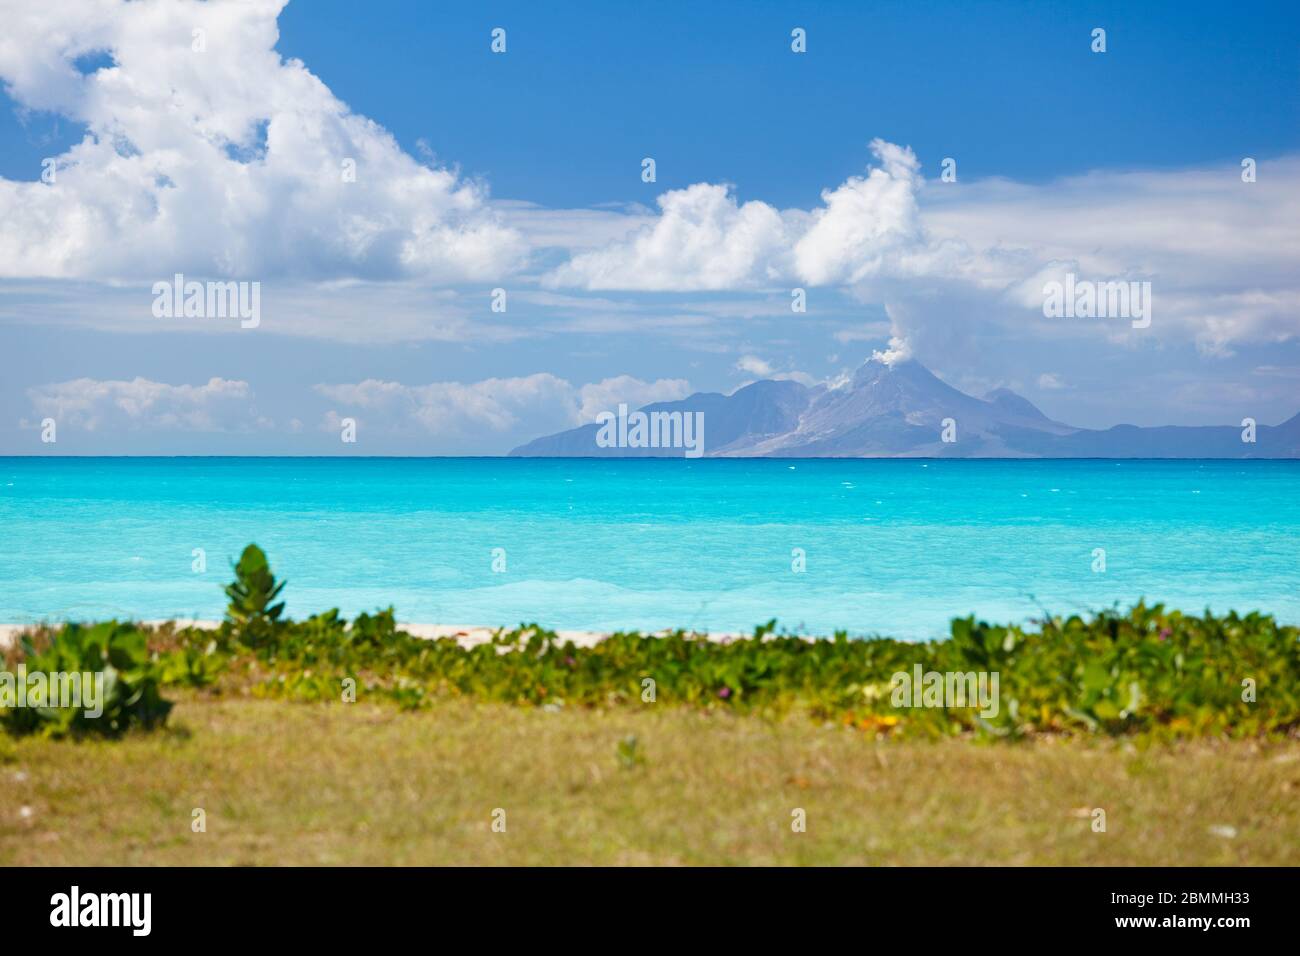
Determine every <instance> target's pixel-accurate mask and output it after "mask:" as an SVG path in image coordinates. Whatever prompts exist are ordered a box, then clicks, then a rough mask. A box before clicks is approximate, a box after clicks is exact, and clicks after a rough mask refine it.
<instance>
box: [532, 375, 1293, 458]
mask: <svg viewBox="0 0 1300 956" xmlns="http://www.w3.org/2000/svg"><path fill="white" fill-rule="evenodd" d="M637 413H641V414H644V415H645V416H646V417H647V419H650V420H651V421H652V422H654V423H655V427H659V426H662V427H663V428H665V429H667V428H668V426H669V424H675V423H676V421H677V420H676V419H674V418H673V416H674V415H678V414H679V413H680V415H686V414H693V415H699V416H701V417H700V418H699V419H698V421H700V422H701V423H702V427H703V435H704V438H703V442H702V452H701V453H702V455H703V456H704V457H713V458H726V457H765V458H913V457H933V458H941V457H942V458H950V457H958V458H1297V457H1300V413H1297V414H1296V415H1294V416H1292V417H1291V418H1289V419H1287V420H1286V421H1285V422H1282V423H1281V424H1279V425H1257V426H1256V434H1255V438H1256V440H1255V441H1254V442H1246V441H1243V440H1242V434H1243V431H1244V429H1243V428H1242V427H1241V426H1237V425H1159V426H1138V425H1128V424H1120V425H1114V426H1111V427H1110V428H1106V429H1091V428H1080V427H1077V426H1073V425H1069V424H1066V423H1064V422H1059V421H1055V420H1054V419H1052V418H1049V417H1048V416H1047V415H1046V414H1044V413H1043V411H1042V410H1041V409H1039V408H1038V407H1037V406H1036V405H1034V404H1033V402H1031V401H1029V400H1028V399H1026V398H1024V397H1023V396H1021V395H1018V394H1017V393H1015V392H1013V391H1011V390H1010V389H1006V388H997V389H994V390H992V391H991V392H988V393H987V394H986V395H985V396H984V397H983V398H976V397H975V396H973V395H968V394H966V393H965V392H962V391H960V390H959V389H956V388H954V387H953V386H951V385H949V384H947V383H946V382H944V381H943V380H942V379H940V378H939V377H938V376H936V375H935V374H934V373H933V372H931V371H930V370H929V369H927V368H926V367H925V366H924V365H922V364H921V363H920V362H917V361H915V360H912V359H907V360H902V361H895V362H893V363H886V362H882V361H880V360H878V359H872V360H869V361H867V362H866V363H865V364H864V365H862V366H861V367H860V368H859V369H858V370H857V371H856V372H855V373H854V374H853V376H852V378H851V379H850V381H849V382H848V383H846V384H845V385H842V386H838V387H828V386H826V385H816V386H807V385H803V384H801V383H799V382H795V381H791V380H775V379H764V380H760V381H757V382H751V383H750V384H748V385H745V386H743V387H741V388H739V389H737V390H736V391H735V392H732V393H731V394H730V395H724V394H722V393H721V392H696V393H695V394H693V395H690V396H688V397H687V398H683V399H678V400H676V401H671V402H655V403H652V404H650V405H645V406H643V407H641V408H640V409H638V410H637V412H636V413H633V416H635V415H636V414H637ZM609 414H610V415H611V416H612V415H613V414H614V413H613V412H611V413H609ZM652 416H653V417H652ZM679 417H680V416H679ZM626 431H627V429H625V428H624V429H622V430H619V431H618V432H617V434H618V435H622V434H623V433H624V432H626ZM668 434H669V432H668V431H665V432H664V435H665V436H667V435H668ZM615 437H616V430H615V429H614V428H613V427H612V425H611V426H609V427H608V428H607V429H606V430H605V431H604V433H603V434H602V425H601V423H599V422H598V423H595V424H590V425H583V426H580V427H578V428H572V429H568V430H566V431H562V432H558V433H556V434H554V435H546V436H542V437H540V438H536V439H534V440H533V441H531V442H528V443H526V444H524V445H520V446H519V447H518V448H515V449H513V450H512V451H511V452H510V454H511V455H512V456H520V457H575V456H581V457H681V456H682V455H683V449H682V447H681V446H680V445H677V446H674V447H635V446H629V445H627V444H626V443H625V444H622V445H620V444H618V443H617V441H616V440H615ZM667 445H668V442H667V441H665V446H667ZM690 457H695V455H691V456H690Z"/></svg>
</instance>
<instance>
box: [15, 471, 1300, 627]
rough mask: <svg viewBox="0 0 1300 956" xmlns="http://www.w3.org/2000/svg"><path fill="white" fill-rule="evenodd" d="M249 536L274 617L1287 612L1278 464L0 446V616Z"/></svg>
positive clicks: (213, 598) (658, 621)
mask: <svg viewBox="0 0 1300 956" xmlns="http://www.w3.org/2000/svg"><path fill="white" fill-rule="evenodd" d="M250 542H256V543H257V544H259V545H261V546H262V547H263V548H264V549H266V551H267V553H268V554H269V556H270V559H271V562H272V565H273V567H274V568H275V571H276V574H277V576H279V577H281V578H283V579H285V580H287V581H288V586H287V588H286V589H285V592H284V597H285V598H286V600H287V605H288V606H287V613H288V614H290V615H291V616H293V617H295V618H300V617H305V616H308V615H311V614H314V613H317V612H319V611H323V610H326V609H328V608H332V607H338V608H339V609H340V610H341V611H342V612H343V613H344V614H347V615H349V616H351V615H355V614H357V613H359V612H361V611H374V610H376V609H378V608H383V607H388V606H389V605H392V606H393V607H394V608H395V611H396V614H397V616H398V619H399V620H402V621H410V622H421V623H442V624H467V625H490V626H514V625H517V624H519V623H522V622H536V623H538V624H541V625H543V626H546V627H549V628H557V629H577V630H593V631H614V630H631V629H637V630H643V631H646V630H659V629H664V628H686V629H694V630H700V631H712V632H721V631H725V632H736V631H749V630H752V629H753V628H754V627H755V626H757V625H760V624H762V623H764V622H766V621H768V620H771V619H776V620H777V622H778V628H779V629H783V630H786V631H789V632H793V633H801V634H814V635H830V634H832V633H834V632H835V631H840V630H843V631H847V632H848V633H849V634H850V635H852V636H866V635H870V634H881V635H887V636H895V637H900V638H907V639H926V638H934V637H940V636H943V635H945V634H946V633H947V631H948V625H949V621H950V619H951V618H953V617H961V616H965V615H968V614H975V615H977V616H978V617H980V618H982V619H984V620H989V621H997V622H1024V621H1026V620H1029V619H1032V618H1035V617H1040V616H1042V615H1043V614H1044V613H1045V612H1050V613H1052V614H1070V613H1083V612H1088V611H1096V610H1099V609H1102V608H1106V607H1111V606H1115V605H1119V606H1127V605H1129V604H1132V603H1134V602H1136V601H1137V600H1139V599H1143V598H1145V599H1146V600H1147V601H1148V602H1157V601H1158V602H1162V603H1164V604H1165V605H1166V606H1169V607H1174V608H1179V609H1181V610H1185V611H1189V612H1200V611H1202V610H1205V609H1207V608H1209V609H1212V610H1213V611H1215V612H1216V613H1221V612H1225V611H1228V610H1237V611H1241V612H1247V611H1253V610H1259V611H1263V612H1265V613H1269V614H1273V615H1274V616H1276V617H1278V618H1279V619H1280V620H1282V621H1284V622H1288V623H1295V622H1297V621H1300V571H1298V570H1297V569H1298V568H1300V462H1297V461H1273V460H1258V461H1217V460H1138V459H1117V460H1107V459H1080V460H1059V459H1056V460H1009V459H960V460H953V459H915V458H909V459H754V458H747V459H695V460H679V459H585V458H563V459H553V458H527V459H522V458H414V457H410V458H408V457H397V458H360V457H358V458H309V457H292V458H272V457H256V458H221V457H177V458H155V457H123V458H74V457H7V458H0V584H3V592H0V622H3V623H17V624H26V623H33V622H38V621H46V620H69V619H71V620H91V619H103V618H109V617H116V618H123V619H124V618H134V619H158V618H190V617H198V618H219V617H220V616H221V615H222V612H223V609H224V606H225V603H226V598H225V596H224V594H223V593H222V586H223V585H224V584H225V583H226V582H227V581H228V579H229V578H230V563H231V561H233V560H234V559H235V558H236V557H237V556H238V555H239V553H240V551H241V550H242V548H243V547H244V546H245V545H246V544H248V543H250ZM1102 552H1104V553H1102ZM196 568H202V569H201V570H195V569H196Z"/></svg>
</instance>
